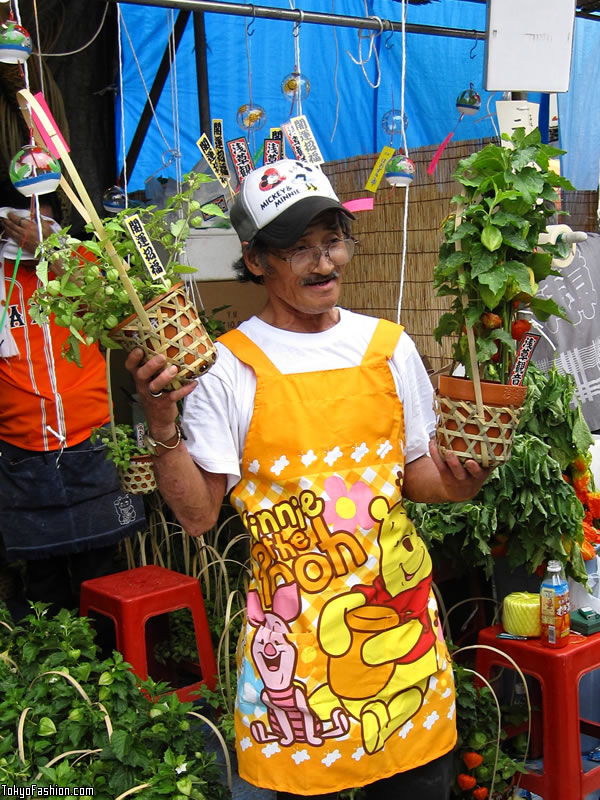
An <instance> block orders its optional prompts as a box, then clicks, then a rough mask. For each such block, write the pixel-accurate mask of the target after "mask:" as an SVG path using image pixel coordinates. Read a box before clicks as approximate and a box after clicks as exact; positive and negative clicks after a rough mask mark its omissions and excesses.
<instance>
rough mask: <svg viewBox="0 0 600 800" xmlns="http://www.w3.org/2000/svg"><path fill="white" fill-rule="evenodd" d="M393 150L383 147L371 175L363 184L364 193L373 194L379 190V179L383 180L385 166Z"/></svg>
mask: <svg viewBox="0 0 600 800" xmlns="http://www.w3.org/2000/svg"><path fill="white" fill-rule="evenodd" d="M394 153H395V150H394V148H393V147H388V146H386V147H384V148H383V150H382V151H381V153H379V156H378V158H377V161H376V162H375V166H374V167H373V169H372V170H371V174H370V175H369V177H368V178H367V182H366V184H365V191H367V192H373V194H375V192H376V191H377V189H378V188H379V184H380V183H381V179H382V178H383V173H384V171H385V165H386V164H387V162H388V161H389V160H390V158H391V157H392V156H393V155H394Z"/></svg>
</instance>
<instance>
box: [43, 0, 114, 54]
mask: <svg viewBox="0 0 600 800" xmlns="http://www.w3.org/2000/svg"><path fill="white" fill-rule="evenodd" d="M109 6H110V3H106V4H105V6H104V14H103V15H102V19H101V20H100V25H99V26H98V30H97V31H96V33H95V34H94V35H93V36H92V38H91V39H90V40H89V41H88V42H86V43H85V44H84V45H82V46H81V47H78V48H77V50H69V51H68V52H66V53H40V55H41V56H43V58H63V57H64V56H75V55H77V53H81V52H83V51H84V50H87V48H88V47H89V46H90V45H91V44H92V43H93V42H95V41H96V39H97V38H98V36H99V35H100V31H101V30H102V28H103V27H104V23H105V22H106V15H107V14H108V8H109ZM39 44H40V43H39V38H38V48H39Z"/></svg>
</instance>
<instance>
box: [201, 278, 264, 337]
mask: <svg viewBox="0 0 600 800" xmlns="http://www.w3.org/2000/svg"><path fill="white" fill-rule="evenodd" d="M196 288H197V290H198V292H199V294H200V299H201V301H202V305H203V306H204V309H205V311H206V312H207V313H208V314H210V312H211V311H212V309H214V308H220V307H221V306H228V308H226V309H224V310H223V311H219V312H218V313H217V314H215V315H214V316H215V317H217V319H221V320H223V322H225V324H226V325H227V329H228V330H230V329H231V328H237V326H238V325H239V324H240V322H243V321H244V320H246V319H248V318H249V317H251V316H252V315H253V314H258V313H259V312H260V311H262V309H263V307H264V305H265V303H266V302H267V293H266V290H265V288H264V286H260V285H259V284H257V283H251V282H248V283H240V282H239V281H206V282H200V281H198V282H196Z"/></svg>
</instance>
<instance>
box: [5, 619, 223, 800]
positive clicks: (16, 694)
mask: <svg viewBox="0 0 600 800" xmlns="http://www.w3.org/2000/svg"><path fill="white" fill-rule="evenodd" d="M44 609H45V606H44V604H43V603H35V604H34V605H33V607H32V612H31V613H30V614H28V615H27V616H26V617H25V618H24V619H22V620H20V622H19V623H18V624H15V623H14V622H13V621H12V620H11V619H10V618H9V617H7V616H3V615H0V689H1V691H0V783H2V784H6V785H9V786H18V787H22V791H23V792H30V793H31V794H33V795H35V794H36V789H35V786H37V787H38V790H37V793H38V794H40V793H41V787H50V790H51V789H52V788H54V792H55V793H58V794H60V793H61V790H60V789H58V787H62V792H64V793H65V794H68V793H69V790H70V792H71V793H72V792H73V787H76V786H78V787H86V789H87V791H88V793H89V794H91V793H92V792H93V795H94V797H95V798H99V800H115V798H117V800H120V799H122V798H125V797H129V796H136V795H137V796H138V797H143V798H146V800H159V798H165V797H169V798H180V800H184V798H189V799H190V800H205V799H206V798H211V800H228V798H231V792H230V789H229V788H228V786H227V780H226V777H225V772H224V769H223V768H222V767H220V766H219V764H218V763H217V758H216V756H215V752H214V748H209V747H208V746H207V744H208V741H207V739H208V737H207V735H206V734H207V731H208V727H207V723H209V724H210V725H212V723H210V721H209V720H206V719H205V718H204V717H202V716H201V715H199V714H198V713H197V712H196V711H194V710H193V704H192V703H182V702H180V700H179V699H178V697H177V694H176V693H174V692H173V693H170V694H168V693H167V692H168V691H169V689H170V687H169V686H167V685H166V684H165V683H156V682H154V681H152V680H151V679H148V680H146V681H144V682H143V683H141V684H140V683H139V681H138V680H137V679H136V677H135V675H134V674H133V672H132V671H131V669H130V666H129V665H128V664H127V663H126V662H124V661H123V657H122V656H121V655H120V653H118V652H116V651H114V652H113V654H112V655H111V656H110V657H109V658H106V659H104V660H100V659H99V658H98V656H97V654H96V645H95V644H94V640H93V631H92V628H91V627H90V624H89V620H88V619H86V618H84V617H79V616H77V615H75V613H74V612H72V611H67V610H66V609H62V610H61V611H59V612H58V614H57V615H56V616H55V617H53V618H51V619H49V618H48V617H47V616H46V614H45V610H44ZM201 723H202V724H201ZM217 749H219V747H218V745H217ZM228 758H229V756H228V753H227V752H226V750H223V751H222V754H221V759H222V760H223V759H225V761H226V762H227V763H228V761H227V760H228ZM222 760H221V763H223V761H222ZM57 789H58V792H57ZM84 792H85V790H82V789H81V790H80V793H84Z"/></svg>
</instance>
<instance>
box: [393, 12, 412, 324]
mask: <svg viewBox="0 0 600 800" xmlns="http://www.w3.org/2000/svg"><path fill="white" fill-rule="evenodd" d="M405 84H406V0H402V72H401V78H400V119H401V122H400V124H401V126H402V146H403V148H404V153H405V155H406V156H407V157H408V146H407V144H406V126H405V124H404V88H405ZM409 189H410V185H409V186H406V187H405V188H404V192H405V193H404V216H403V219H402V261H401V267H400V288H399V290H398V311H397V314H396V322H397V323H398V324H400V314H401V311H402V296H403V294H404V276H405V273H406V244H407V242H406V240H407V234H408V193H409Z"/></svg>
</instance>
